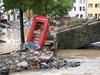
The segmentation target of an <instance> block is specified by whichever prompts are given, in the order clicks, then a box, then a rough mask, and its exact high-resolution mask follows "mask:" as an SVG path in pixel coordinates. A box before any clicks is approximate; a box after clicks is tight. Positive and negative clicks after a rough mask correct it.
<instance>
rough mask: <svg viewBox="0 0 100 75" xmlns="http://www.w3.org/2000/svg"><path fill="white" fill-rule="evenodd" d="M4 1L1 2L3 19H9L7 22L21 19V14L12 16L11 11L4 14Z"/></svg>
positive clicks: (0, 13) (0, 11) (0, 8)
mask: <svg viewBox="0 0 100 75" xmlns="http://www.w3.org/2000/svg"><path fill="white" fill-rule="evenodd" d="M3 4H4V3H3V0H0V15H1V17H2V19H7V21H13V20H16V19H18V18H19V12H17V13H15V14H11V11H8V12H6V13H4V12H3V7H2V5H3Z"/></svg>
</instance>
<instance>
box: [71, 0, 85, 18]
mask: <svg viewBox="0 0 100 75" xmlns="http://www.w3.org/2000/svg"><path fill="white" fill-rule="evenodd" d="M80 6H81V7H82V11H80ZM83 6H84V7H85V9H86V0H85V3H83V0H82V3H80V0H76V3H74V7H76V11H75V10H74V8H73V9H72V10H71V11H70V12H69V15H70V16H71V17H75V16H76V15H77V14H79V17H78V18H80V15H83V17H86V11H83Z"/></svg>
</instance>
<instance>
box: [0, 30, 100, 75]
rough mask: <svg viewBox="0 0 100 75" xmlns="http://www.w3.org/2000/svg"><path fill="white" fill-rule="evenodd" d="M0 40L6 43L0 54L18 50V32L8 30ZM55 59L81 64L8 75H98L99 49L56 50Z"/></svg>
mask: <svg viewBox="0 0 100 75" xmlns="http://www.w3.org/2000/svg"><path fill="white" fill-rule="evenodd" d="M28 33H29V29H25V40H26V39H27V36H28ZM0 39H2V40H5V41H6V42H7V43H0V52H10V51H12V50H19V49H20V43H21V42H20V31H19V30H8V31H7V32H6V33H5V34H3V35H0ZM57 57H60V58H64V59H66V60H67V61H79V62H82V63H81V65H80V66H78V67H71V68H67V69H64V68H62V69H51V70H42V71H28V72H27V71H24V72H16V73H10V75H100V49H67V50H58V52H57Z"/></svg>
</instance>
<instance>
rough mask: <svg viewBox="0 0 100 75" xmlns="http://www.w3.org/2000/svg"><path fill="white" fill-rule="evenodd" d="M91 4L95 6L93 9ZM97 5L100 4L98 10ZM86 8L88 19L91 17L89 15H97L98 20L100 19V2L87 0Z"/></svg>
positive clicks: (98, 0) (99, 0)
mask: <svg viewBox="0 0 100 75" xmlns="http://www.w3.org/2000/svg"><path fill="white" fill-rule="evenodd" d="M89 4H93V7H92V8H90V7H89ZM95 4H99V7H98V8H96V7H95ZM86 7H87V11H86V12H87V16H88V17H90V16H89V14H92V17H94V16H96V15H95V14H97V19H98V18H99V17H100V0H87V4H86ZM92 17H91V18H92Z"/></svg>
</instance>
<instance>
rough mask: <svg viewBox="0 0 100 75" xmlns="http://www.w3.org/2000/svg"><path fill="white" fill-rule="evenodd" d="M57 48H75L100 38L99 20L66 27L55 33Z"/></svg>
mask: <svg viewBox="0 0 100 75" xmlns="http://www.w3.org/2000/svg"><path fill="white" fill-rule="evenodd" d="M56 36H57V42H58V49H76V48H81V47H83V46H85V45H88V44H91V43H93V42H97V41H99V40H100V22H99V21H96V22H93V23H89V24H83V25H81V26H76V27H73V28H68V29H65V30H62V31H60V32H59V33H57V35H56Z"/></svg>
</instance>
